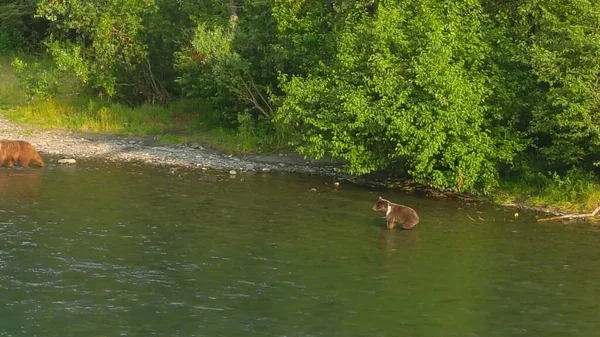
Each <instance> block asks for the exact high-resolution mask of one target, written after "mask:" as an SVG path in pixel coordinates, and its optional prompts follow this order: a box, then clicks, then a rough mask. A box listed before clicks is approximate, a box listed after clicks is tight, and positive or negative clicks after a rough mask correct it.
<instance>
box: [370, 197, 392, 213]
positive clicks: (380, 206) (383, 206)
mask: <svg viewBox="0 0 600 337" xmlns="http://www.w3.org/2000/svg"><path fill="white" fill-rule="evenodd" d="M388 203H389V201H387V200H385V199H383V198H382V197H379V200H377V203H376V204H375V205H373V210H374V211H385V210H387V207H388Z"/></svg>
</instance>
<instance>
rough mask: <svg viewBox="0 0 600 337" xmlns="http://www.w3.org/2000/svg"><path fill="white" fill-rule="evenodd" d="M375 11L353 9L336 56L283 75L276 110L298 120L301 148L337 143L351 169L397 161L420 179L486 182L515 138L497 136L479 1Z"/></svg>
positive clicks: (460, 184)
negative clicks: (297, 73) (310, 70)
mask: <svg viewBox="0 0 600 337" xmlns="http://www.w3.org/2000/svg"><path fill="white" fill-rule="evenodd" d="M377 14H378V15H377V16H375V17H373V16H371V15H369V14H368V13H367V12H366V11H365V10H364V8H363V7H357V8H355V9H354V10H353V11H349V12H348V14H347V16H346V21H345V24H344V26H343V27H341V28H340V31H339V32H338V38H337V41H336V44H337V46H336V49H337V51H336V55H335V57H334V58H333V59H332V60H331V62H329V63H328V64H325V65H324V66H323V67H321V68H320V69H318V70H316V71H315V75H313V74H309V75H308V76H306V77H300V76H291V77H289V76H282V78H281V79H282V83H283V85H282V87H283V91H284V93H285V95H284V96H283V97H282V98H281V108H280V109H279V113H280V114H279V118H280V119H281V120H282V121H283V122H285V123H295V124H297V125H299V128H300V129H301V132H300V134H301V138H300V140H299V141H300V147H299V149H300V151H301V152H302V153H304V154H307V155H311V156H314V157H321V156H323V155H325V154H326V153H331V154H332V155H333V156H334V157H336V158H339V159H342V160H344V161H346V162H347V164H348V170H349V171H350V172H352V173H359V174H360V173H367V172H371V171H374V170H378V169H382V168H386V167H388V166H390V165H392V164H393V163H395V162H399V163H401V165H403V166H406V167H407V168H408V172H409V173H410V174H411V175H412V176H413V177H414V178H415V180H416V181H417V182H420V183H424V184H428V185H430V186H434V187H437V188H445V187H455V188H456V189H459V190H474V189H475V188H481V189H483V190H485V191H488V190H489V189H490V188H491V187H493V186H494V184H495V183H496V178H497V175H498V168H497V165H498V163H501V162H507V161H510V160H511V159H512V158H513V156H514V155H515V151H516V150H517V149H518V144H517V142H516V140H511V139H508V141H502V142H499V141H496V140H495V138H494V136H495V132H496V125H497V124H498V121H497V119H496V118H495V116H494V115H492V114H490V113H488V111H489V108H488V106H487V104H486V99H488V97H489V96H490V90H489V89H488V88H487V87H486V85H485V84H486V77H485V75H484V73H483V70H484V68H483V64H484V62H485V60H486V59H487V58H488V57H489V56H488V55H489V48H488V47H487V45H486V41H485V35H484V34H483V32H482V20H483V19H484V16H483V14H482V9H481V7H480V6H479V5H478V4H477V3H475V2H471V3H464V2H459V1H443V2H439V1H426V2H423V1H401V2H393V1H390V2H386V3H385V5H384V4H381V5H380V6H379V8H378V13H377ZM474 144H477V146H473V145H474Z"/></svg>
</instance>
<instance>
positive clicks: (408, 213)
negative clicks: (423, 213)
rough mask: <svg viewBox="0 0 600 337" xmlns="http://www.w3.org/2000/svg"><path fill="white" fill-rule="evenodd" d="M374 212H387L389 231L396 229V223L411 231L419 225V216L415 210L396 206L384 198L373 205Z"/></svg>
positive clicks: (380, 198)
mask: <svg viewBox="0 0 600 337" xmlns="http://www.w3.org/2000/svg"><path fill="white" fill-rule="evenodd" d="M373 210H374V211H385V218H386V220H387V228H388V229H392V228H394V227H396V223H399V224H401V225H402V228H403V229H411V228H413V227H414V226H416V225H417V224H418V223H419V215H418V214H417V212H415V210H414V209H412V208H410V207H407V206H403V205H398V204H394V203H393V202H390V201H389V200H386V199H383V198H382V197H379V200H378V201H377V203H376V204H375V205H373Z"/></svg>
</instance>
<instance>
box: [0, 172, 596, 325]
mask: <svg viewBox="0 0 600 337" xmlns="http://www.w3.org/2000/svg"><path fill="white" fill-rule="evenodd" d="M327 183H331V182H330V181H327V180H324V179H315V178H307V177H298V176H294V175H277V174H272V175H241V176H240V177H236V178H230V177H228V176H219V175H214V174H208V173H201V172H195V173H194V172H185V171H177V172H176V173H175V174H171V173H169V170H168V169H166V168H165V169H163V168H157V169H152V168H145V167H139V166H134V165H129V164H127V165H125V164H122V165H113V164H105V163H102V162H84V163H82V164H80V165H78V166H77V167H69V168H65V167H46V168H44V169H29V170H20V169H13V170H9V169H0V188H1V190H0V192H1V193H2V194H1V195H2V196H1V198H0V286H1V288H2V290H3V294H2V295H3V296H2V299H3V304H4V305H3V306H1V307H0V317H2V321H3V324H2V328H1V329H0V335H6V336H10V335H18V336H92V335H93V336H119V335H121V336H249V335H257V336H554V335H556V336H593V335H595V334H597V331H599V328H600V323H598V322H597V317H598V314H599V313H600V311H599V304H598V303H600V301H599V300H600V286H599V285H598V283H597V281H596V279H597V276H598V275H599V274H600V264H599V263H598V259H599V258H598V256H600V254H599V248H598V246H599V245H598V232H597V231H596V230H595V228H593V227H591V226H590V225H586V224H578V225H571V226H565V225H562V224H543V225H540V224H537V223H535V218H534V214H531V213H529V214H527V213H525V214H521V216H520V217H519V219H518V220H516V221H513V222H510V221H508V220H507V219H512V213H514V212H511V211H510V210H501V209H497V208H495V207H493V206H489V205H465V204H462V203H459V202H456V201H439V200H430V199H422V198H415V197H412V196H408V195H404V194H393V193H383V194H384V197H388V198H389V199H391V200H393V201H395V202H398V203H402V204H406V205H410V206H411V207H413V208H414V209H415V210H417V212H419V214H420V216H421V222H420V224H419V225H418V226H417V227H416V228H415V229H414V230H410V231H403V230H394V231H388V230H387V229H385V221H384V219H382V218H381V216H382V213H376V212H373V211H372V210H371V206H372V204H373V203H374V201H375V200H376V198H377V196H378V195H379V194H382V192H381V191H371V190H366V189H360V188H356V187H352V186H348V185H344V184H342V186H341V187H340V188H339V189H338V190H336V189H335V188H333V186H332V185H331V184H327ZM312 188H316V189H317V191H316V192H313V191H311V189H312ZM478 212H480V213H478ZM479 218H481V219H479Z"/></svg>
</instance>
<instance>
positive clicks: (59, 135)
mask: <svg viewBox="0 0 600 337" xmlns="http://www.w3.org/2000/svg"><path fill="white" fill-rule="evenodd" d="M0 139H22V140H26V141H28V142H30V143H31V144H33V145H34V146H35V147H36V149H37V150H38V151H39V152H40V154H41V155H42V156H43V157H47V156H50V157H52V158H57V157H68V158H74V159H76V160H77V159H84V158H103V159H108V160H112V161H140V162H144V163H147V164H153V165H165V166H182V167H188V168H191V167H196V168H198V169H216V170H227V171H231V170H235V171H236V172H240V171H257V172H297V173H311V174H320V175H327V176H338V174H336V173H335V172H334V166H333V165H331V164H330V163H326V162H308V161H305V160H303V159H302V158H301V157H298V156H288V155H270V156H245V157H235V156H230V155H224V154H221V153H218V152H216V151H213V150H211V149H208V148H205V147H203V146H202V145H200V144H185V145H174V144H167V143H163V142H160V141H158V140H156V139H154V138H151V137H126V136H118V135H104V134H95V133H84V132H71V131H64V130H45V131H43V130H35V129H33V128H30V127H27V126H25V127H22V126H19V125H16V124H14V123H12V122H10V121H9V120H7V119H6V118H4V117H3V116H0Z"/></svg>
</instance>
